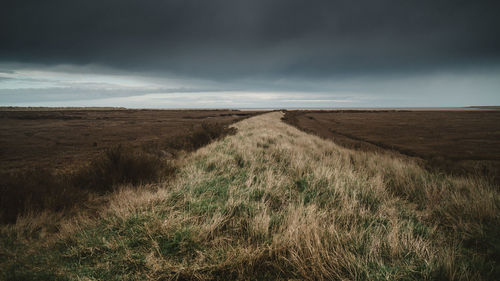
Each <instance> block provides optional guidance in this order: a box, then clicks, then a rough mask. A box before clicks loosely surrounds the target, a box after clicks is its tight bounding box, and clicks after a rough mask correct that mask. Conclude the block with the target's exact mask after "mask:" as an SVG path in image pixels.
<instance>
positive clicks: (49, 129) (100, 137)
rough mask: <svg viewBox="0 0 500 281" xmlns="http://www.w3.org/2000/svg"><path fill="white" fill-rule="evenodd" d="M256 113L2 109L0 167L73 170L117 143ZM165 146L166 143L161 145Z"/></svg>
mask: <svg viewBox="0 0 500 281" xmlns="http://www.w3.org/2000/svg"><path fill="white" fill-rule="evenodd" d="M257 113H258V112H251V111H237V110H132V109H130V110H125V109H117V110H109V109H100V110H97V109H92V110H89V109H72V110H70V109H67V110H49V109H43V110H42V109H36V110H24V111H20V110H17V111H0V170H2V171H18V170H19V169H27V168H32V167H38V166H43V167H50V168H55V169H57V170H71V169H74V168H77V167H79V166H81V165H82V164H85V163H88V162H89V161H91V160H92V159H94V158H96V157H97V156H98V155H100V154H102V153H103V152H104V151H106V150H108V149H110V148H112V147H115V146H117V145H119V144H121V145H123V146H127V147H132V148H135V149H137V148H139V149H142V147H145V146H157V144H161V145H163V144H164V143H168V142H174V143H175V142H176V141H178V140H181V139H183V138H186V137H187V138H189V136H191V135H192V134H195V133H198V132H199V131H202V130H203V128H201V126H202V124H206V125H205V126H211V125H212V124H219V125H229V124H232V123H234V122H236V121H238V120H241V119H243V118H247V117H249V116H252V115H255V114H257ZM173 139H177V140H173ZM166 148H169V147H168V146H166V147H165V146H164V147H163V148H162V149H166ZM169 149H170V148H169ZM167 152H168V153H169V154H170V153H174V152H175V151H167Z"/></svg>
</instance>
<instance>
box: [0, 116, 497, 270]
mask: <svg viewBox="0 0 500 281" xmlns="http://www.w3.org/2000/svg"><path fill="white" fill-rule="evenodd" d="M280 117H281V113H278V112H274V113H270V114H266V115H260V116H257V117H253V118H250V119H247V120H244V121H241V122H239V123H237V124H235V125H234V126H235V127H236V128H237V129H238V132H237V133H236V134H235V135H232V136H227V137H225V138H224V139H222V140H219V141H217V142H214V143H212V144H210V145H208V146H206V147H203V148H201V149H199V150H197V151H196V152H194V153H193V154H191V155H188V156H187V158H186V159H184V163H185V164H184V165H183V166H182V167H181V168H180V170H179V171H178V173H177V178H176V180H175V181H173V182H171V183H169V184H168V185H167V184H160V185H159V186H158V187H157V189H156V190H155V191H153V190H152V189H144V190H141V189H121V190H118V191H116V192H114V193H113V194H110V195H108V197H107V200H108V201H109V204H108V206H107V207H106V208H103V209H102V210H100V211H99V213H98V214H97V216H96V218H94V219H89V218H87V217H86V216H82V217H80V218H74V219H72V220H71V221H68V220H57V217H55V216H56V215H55V214H52V215H51V214H45V215H43V216H32V217H24V218H21V219H19V220H18V222H17V224H15V225H11V226H4V227H2V229H1V237H2V238H1V240H0V241H1V242H0V243H1V245H0V249H1V250H0V251H1V252H0V269H1V270H0V271H1V272H2V274H3V276H2V278H3V279H6V280H16V279H38V280H56V279H57V278H59V279H61V280H65V279H74V280H78V279H80V280H207V279H209V280H233V279H242V280H290V279H299V280H494V279H495V278H496V277H497V276H499V275H500V269H499V266H498V259H499V253H500V250H499V245H500V243H499V241H498V237H500V230H499V227H498V226H499V225H500V218H499V215H500V197H499V193H498V187H496V186H492V185H491V183H488V181H485V180H482V179H480V178H452V177H449V176H446V175H441V174H434V173H431V172H428V171H426V170H424V169H422V168H420V167H419V166H418V165H417V164H415V163H413V162H411V161H410V160H404V159H399V158H394V157H392V156H389V155H381V154H373V153H364V152H359V151H351V150H347V149H344V148H341V147H339V146H337V145H335V144H334V143H331V142H329V141H326V140H322V139H320V138H318V137H314V136H311V135H308V134H306V133H303V132H301V131H299V130H297V129H295V128H293V127H291V126H289V125H286V124H284V123H282V122H281V121H280ZM54 221H57V223H54ZM49 222H50V223H49ZM49 225H50V226H51V227H52V228H54V229H55V230H52V231H50V230H48V229H47V228H48V226H49Z"/></svg>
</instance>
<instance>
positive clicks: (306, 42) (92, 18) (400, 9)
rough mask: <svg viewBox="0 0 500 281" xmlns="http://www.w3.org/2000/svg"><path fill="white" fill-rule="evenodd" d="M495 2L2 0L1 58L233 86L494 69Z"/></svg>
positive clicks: (499, 46) (497, 51)
mask: <svg viewBox="0 0 500 281" xmlns="http://www.w3.org/2000/svg"><path fill="white" fill-rule="evenodd" d="M496 3H497V1H460V0H435V1H412V0H407V1H401V0H392V1H390V0H379V1H373V0H362V1H352V0H345V1H310V0H307V1H306V0H303V1H299V0H279V1H278V0H275V1H273V0H245V1H244V0H226V1H222V0H213V1H207V0H199V1H193V0H172V1H160V0H152V1H131V0H119V1H118V0H107V1H97V0H87V1H67V0H61V1H39V0H36V1H9V2H8V3H3V5H2V9H0V40H1V44H0V61H14V62H28V63H42V64H90V63H93V64H100V65H107V66H111V67H114V68H118V69H124V70H127V71H141V72H150V73H153V72H156V73H171V74H177V75H183V76H193V77H206V78H214V79H231V78H241V77H271V78H272V77H285V76H291V77H296V76H297V77H306V78H307V77H309V78H311V77H325V76H326V77H328V76H330V75H335V74H336V75H339V74H342V75H351V74H360V73H380V72H383V73H397V72H418V71H428V70H436V69H440V68H455V67H463V66H467V65H484V64H491V63H498V59H499V58H500V36H498V34H497V33H498V26H500V17H499V16H498V8H499V5H498V4H496Z"/></svg>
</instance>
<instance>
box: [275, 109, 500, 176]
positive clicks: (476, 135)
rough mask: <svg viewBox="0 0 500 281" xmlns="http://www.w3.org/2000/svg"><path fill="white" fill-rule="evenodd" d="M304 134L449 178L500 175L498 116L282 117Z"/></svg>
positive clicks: (365, 114) (399, 113) (332, 114)
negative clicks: (387, 153) (419, 164)
mask: <svg viewBox="0 0 500 281" xmlns="http://www.w3.org/2000/svg"><path fill="white" fill-rule="evenodd" d="M285 120H286V121H287V122H288V123H289V124H292V125H294V126H296V127H298V128H300V129H302V130H304V131H307V132H310V133H313V134H316V135H319V136H321V137H323V138H328V139H334V140H335V142H336V143H338V144H340V145H343V146H345V147H348V148H355V149H359V150H364V151H381V150H385V149H393V150H396V151H398V152H400V153H403V154H406V155H409V156H418V157H420V158H423V159H425V160H427V161H426V163H427V164H429V165H431V166H433V167H438V168H442V169H444V170H447V171H452V172H472V171H474V172H475V171H482V172H485V173H487V174H488V176H490V177H495V178H496V180H498V179H499V178H498V177H499V174H500V111H494V110H491V111H482V110H476V111H444V110H441V111H354V110H351V111H349V110H344V111H288V112H287V113H286V115H285Z"/></svg>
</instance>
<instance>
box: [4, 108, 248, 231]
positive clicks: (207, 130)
mask: <svg viewBox="0 0 500 281" xmlns="http://www.w3.org/2000/svg"><path fill="white" fill-rule="evenodd" d="M10 113H11V114H9V113H7V112H3V114H4V119H3V121H4V122H6V123H4V124H3V126H4V127H10V128H14V126H15V125H17V126H19V127H18V128H15V129H13V130H12V131H5V132H2V139H1V140H2V141H3V142H4V143H7V146H5V147H3V150H4V151H5V152H6V153H5V154H4V155H2V156H3V157H5V158H6V159H2V160H4V161H2V165H4V167H9V164H11V165H12V166H10V169H8V168H5V169H4V170H3V171H2V172H1V173H0V191H1V194H2V196H1V199H0V210H1V211H0V223H1V222H10V223H12V222H15V221H16V218H17V217H18V216H19V215H20V214H25V213H29V212H40V211H42V210H50V211H62V210H65V209H68V208H74V207H80V206H81V205H82V203H85V202H86V201H87V199H88V197H89V194H90V193H97V194H104V193H107V192H109V191H112V190H113V189H114V188H115V187H116V186H119V185H124V184H128V185H142V184H146V183H151V182H159V181H165V180H167V179H168V178H170V177H171V176H172V175H173V174H174V172H175V170H176V164H175V161H174V157H175V154H176V153H177V152H179V151H181V150H184V151H192V150H195V149H197V148H199V147H201V146H203V145H206V144H208V143H209V142H211V141H213V140H215V139H217V138H219V137H221V136H224V135H227V134H229V133H234V129H233V128H228V126H227V124H228V123H229V122H232V121H234V120H238V119H241V118H242V117H245V116H247V115H253V114H254V113H240V112H229V113H228V112H225V111H207V112H204V111H176V112H169V114H170V115H165V114H164V113H165V112H164V111H144V112H142V111H125V110H123V111H121V113H118V112H115V111H113V112H107V111H89V110H82V111H79V112H72V111H64V112H63V111H55V112H51V111H43V112H36V111H30V112H14V113H16V114H12V113H13V112H10ZM155 113H156V114H158V115H159V116H158V118H161V117H163V118H167V117H168V116H170V118H171V119H164V120H162V119H159V120H156V121H165V122H168V123H167V124H170V126H172V124H171V123H170V121H172V123H175V122H176V121H177V122H179V121H178V120H179V118H181V119H182V118H188V120H189V122H185V123H186V124H185V125H186V126H188V127H189V129H188V130H186V131H180V132H178V131H179V130H182V128H175V129H176V130H177V132H176V131H175V130H168V128H169V126H168V125H167V126H165V128H166V130H167V132H163V133H159V135H160V136H164V137H165V139H160V137H157V138H158V139H156V140H154V141H152V140H149V139H148V141H142V143H141V141H139V142H138V143H134V144H133V145H132V144H131V143H130V142H127V141H121V140H123V139H125V140H127V138H130V137H131V136H135V137H137V138H139V139H142V140H144V139H146V138H148V137H150V136H147V135H145V134H144V133H146V132H145V130H147V129H153V128H155V125H150V124H148V122H153V121H155V120H152V119H151V118H153V117H154V114H155ZM173 113H176V114H177V115H176V116H174V115H172V114H173ZM123 114H128V116H127V118H128V120H137V121H134V122H139V123H141V124H138V125H141V126H140V127H137V126H136V125H135V123H134V125H133V126H131V128H127V126H124V125H123V124H121V125H120V124H119V123H120V122H119V121H117V120H114V119H112V120H111V121H109V124H107V125H105V129H106V130H103V131H102V132H101V136H100V137H101V138H105V136H109V135H111V136H114V138H112V139H111V140H112V141H114V143H113V142H111V140H110V141H108V142H105V145H104V146H105V147H104V148H100V149H96V148H95V147H93V146H89V145H86V146H83V147H73V145H80V144H81V143H80V142H81V139H80V135H79V134H73V133H72V130H71V126H72V124H71V123H70V124H59V125H58V126H60V127H62V128H59V129H57V130H56V129H54V128H52V126H56V125H55V124H52V122H51V121H50V120H65V121H67V120H79V122H80V125H82V126H83V125H84V124H86V127H82V129H81V130H79V132H85V131H93V130H96V128H95V127H93V126H94V125H95V124H94V123H93V122H92V121H90V122H89V120H87V119H85V120H84V119H83V117H82V116H86V118H88V116H89V115H90V116H93V117H94V118H100V117H96V116H102V115H104V116H106V115H112V116H115V115H118V116H121V118H123V116H122V115H123ZM209 114H211V115H214V114H215V115H216V116H218V118H215V120H219V121H222V122H221V123H218V122H216V121H215V120H214V121H212V119H208V120H206V117H207V116H208V115H209ZM236 116H239V117H236ZM141 117H142V118H141ZM116 118H118V117H116ZM135 118H137V119H135ZM200 119H202V120H200ZM19 120H34V122H35V123H38V124H37V125H36V126H37V127H43V128H45V129H46V130H49V129H50V128H52V129H54V130H53V132H54V137H57V138H58V139H65V140H66V141H67V142H68V143H72V145H71V146H62V147H59V149H55V151H52V153H51V154H49V155H48V156H47V157H46V158H45V159H40V162H38V163H37V162H33V161H34V157H36V156H38V157H42V156H41V155H44V154H45V153H48V152H49V151H45V150H44V149H42V146H43V145H46V144H47V142H49V141H48V140H47V139H43V138H42V139H41V141H40V143H38V144H37V143H34V142H30V141H28V140H27V139H24V138H22V137H21V138H17V139H16V136H20V135H21V136H22V135H24V136H26V135H27V132H30V130H32V126H34V123H31V122H30V124H25V123H23V121H19ZM108 120H110V119H108ZM118 120H121V119H120V118H118ZM115 123H118V124H115ZM117 125H120V126H117ZM103 126H104V125H103ZM135 129H137V132H135V135H132V134H133V133H134V132H133V130H135ZM157 129H159V130H160V128H157ZM23 130H24V132H25V133H24V134H20V132H22V131H23ZM168 132H170V133H171V134H170V135H168ZM150 133H151V132H150ZM95 137H97V136H95ZM9 145H11V146H9ZM112 145H113V146H112ZM139 145H140V146H139ZM21 148H25V149H27V150H26V151H23V153H21V155H19V157H18V160H17V161H13V162H16V163H14V164H12V163H10V162H9V158H8V157H9V155H10V154H9V153H13V152H15V151H18V150H19V149H21ZM28 148H29V149H28ZM58 150H59V151H60V152H61V153H69V152H71V151H75V152H76V153H77V154H79V155H76V156H75V157H79V158H80V159H82V160H81V162H79V163H71V162H70V161H68V163H65V162H64V161H63V162H60V163H56V164H54V165H52V164H50V163H52V162H53V161H57V160H59V159H60V158H59V156H60V155H58ZM66 150H67V151H66ZM22 157H26V158H27V159H23V158H22ZM89 158H90V159H89ZM83 159H85V160H87V159H89V160H87V161H84V160H83ZM49 161H50V162H49ZM62 164H67V165H68V166H70V165H73V168H71V169H70V168H68V167H61V165H62ZM18 165H22V166H23V167H22V168H21V167H19V168H17V169H15V168H14V167H18Z"/></svg>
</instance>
